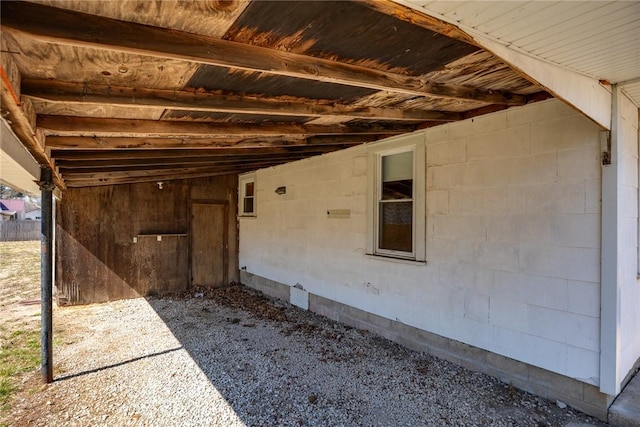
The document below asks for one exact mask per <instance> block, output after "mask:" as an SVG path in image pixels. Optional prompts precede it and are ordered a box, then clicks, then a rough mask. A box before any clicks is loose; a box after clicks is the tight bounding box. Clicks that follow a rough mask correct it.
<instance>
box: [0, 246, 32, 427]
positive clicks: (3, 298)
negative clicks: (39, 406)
mask: <svg viewBox="0 0 640 427" xmlns="http://www.w3.org/2000/svg"><path fill="white" fill-rule="evenodd" d="M39 243H40V242H38V241H30V242H0V312H1V313H2V316H0V427H4V426H6V425H8V424H9V421H8V420H5V417H6V416H7V415H8V413H9V412H10V410H11V407H10V405H11V396H13V395H15V394H16V393H18V392H19V391H20V387H21V386H22V383H23V381H24V379H25V378H26V377H25V375H35V371H36V370H37V368H38V366H39V365H40V321H39V320H40V313H39V311H40V310H39V304H37V303H28V304H21V302H24V301H37V299H38V298H39V297H40V244H39Z"/></svg>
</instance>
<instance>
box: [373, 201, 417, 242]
mask: <svg viewBox="0 0 640 427" xmlns="http://www.w3.org/2000/svg"><path fill="white" fill-rule="evenodd" d="M412 222H413V202H386V203H380V229H379V232H378V238H379V247H380V249H388V250H392V251H402V252H413V237H412V236H413V232H412V228H413V224H412Z"/></svg>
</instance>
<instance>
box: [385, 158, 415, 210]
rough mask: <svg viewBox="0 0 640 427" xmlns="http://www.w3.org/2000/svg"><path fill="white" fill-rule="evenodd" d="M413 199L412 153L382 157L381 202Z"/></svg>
mask: <svg viewBox="0 0 640 427" xmlns="http://www.w3.org/2000/svg"><path fill="white" fill-rule="evenodd" d="M411 198H413V152H412V151H406V152H404V153H398V154H391V155H389V156H384V157H382V200H394V199H411Z"/></svg>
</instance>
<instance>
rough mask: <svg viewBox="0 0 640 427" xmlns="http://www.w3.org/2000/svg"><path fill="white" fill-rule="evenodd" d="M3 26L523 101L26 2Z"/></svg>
mask: <svg viewBox="0 0 640 427" xmlns="http://www.w3.org/2000/svg"><path fill="white" fill-rule="evenodd" d="M1 23H2V26H3V30H7V31H19V32H23V33H28V34H30V35H31V36H32V37H34V38H37V39H39V40H42V41H45V42H51V43H59V44H67V45H72V46H79V47H87V48H96V49H103V50H110V51H116V52H122V53H128V54H134V55H145V56H151V57H156V58H166V59H175V60H183V61H189V62H193V63H198V64H208V65H213V66H221V67H231V68H236V69H241V70H248V71H258V72H263V73H267V74H273V75H281V76H288V77H295V78H302V79H307V80H315V81H323V82H330V83H337V84H344V85H350V86H358V87H364V88H369V89H374V90H386V91H391V92H397V93H403V94H408V95H412V96H429V95H437V96H439V97H444V98H453V99H466V100H474V101H481V102H486V103H488V104H506V105H522V104H524V103H525V99H524V97H523V96H521V95H517V94H512V93H502V92H499V91H483V90H479V89H475V88H470V87H466V86H456V85H448V84H436V83H432V82H428V81H423V80H422V79H420V78H416V77H411V76H405V75H401V74H395V73H390V72H385V71H379V70H373V69H369V68H364V67H361V66H357V65H352V64H347V63H343V62H337V61H331V60H326V59H321V58H316V57H310V56H306V55H300V54H295V53H291V52H285V51H280V50H274V49H268V48H263V47H259V46H252V45H247V44H244V43H237V42H232V41H227V40H221V39H216V38H212V37H206V36H201V35H195V34H189V33H184V32H179V31H171V30H167V29H162V28H156V27H150V26H146V25H141V24H136V23H132V22H125V21H119V20H114V19H110V18H104V17H99V16H95V15H89V14H85V13H80V12H74V11H68V10H62V9H58V8H53V7H49V6H43V5H39V4H31V3H25V2H6V3H3V6H2V17H1Z"/></svg>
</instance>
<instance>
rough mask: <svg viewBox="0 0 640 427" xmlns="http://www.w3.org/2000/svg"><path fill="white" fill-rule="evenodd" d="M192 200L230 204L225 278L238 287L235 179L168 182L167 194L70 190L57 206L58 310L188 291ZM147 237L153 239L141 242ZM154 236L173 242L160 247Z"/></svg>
mask: <svg viewBox="0 0 640 427" xmlns="http://www.w3.org/2000/svg"><path fill="white" fill-rule="evenodd" d="M195 200H198V201H205V202H206V201H217V202H220V201H223V202H226V203H228V204H229V209H228V212H229V218H228V221H227V223H228V224H229V226H228V230H227V232H228V236H229V246H228V257H227V259H228V265H227V268H228V272H227V277H228V282H233V281H237V280H238V237H237V236H238V232H237V221H236V211H237V208H236V207H237V177H236V176H232V175H230V176H222V177H212V178H201V179H193V180H182V181H169V182H165V183H163V189H159V188H158V185H157V184H156V183H148V184H131V185H116V186H106V187H91V188H78V189H69V190H68V191H66V192H65V194H64V197H63V198H62V200H61V201H60V202H58V206H57V243H56V245H57V246H56V250H57V254H56V288H57V296H58V299H59V303H60V304H89V303H95V302H104V301H110V300H115V299H124V298H134V297H137V296H145V295H154V294H166V293H174V292H183V291H186V290H188V289H189V282H190V277H189V276H190V275H189V250H190V230H189V215H190V205H191V201H195ZM221 232H222V230H221ZM145 234H149V235H154V236H148V237H138V236H139V235H145ZM157 234H165V235H171V234H176V236H163V238H162V240H161V241H158V240H157V238H156V236H155V235H157ZM179 234H185V235H184V236H179ZM134 237H137V238H138V239H137V240H138V242H137V243H134V242H133V238H134Z"/></svg>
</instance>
